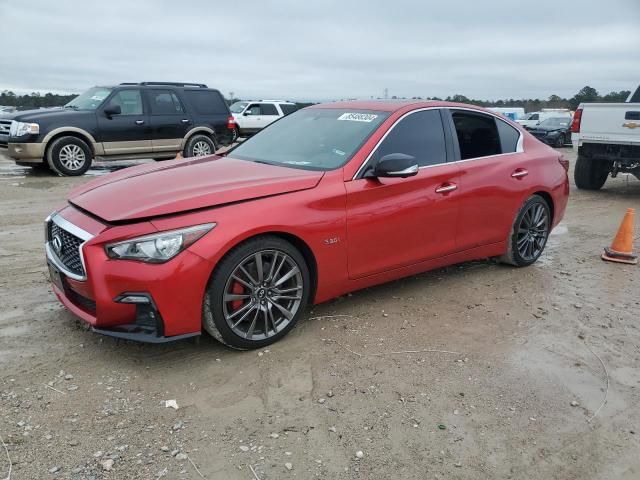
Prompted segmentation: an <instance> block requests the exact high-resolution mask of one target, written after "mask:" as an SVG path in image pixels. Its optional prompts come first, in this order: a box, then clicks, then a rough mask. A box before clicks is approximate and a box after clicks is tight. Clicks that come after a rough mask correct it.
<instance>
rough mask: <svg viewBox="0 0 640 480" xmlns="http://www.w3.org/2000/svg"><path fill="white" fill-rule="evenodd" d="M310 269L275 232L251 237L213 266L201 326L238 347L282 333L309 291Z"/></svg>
mask: <svg viewBox="0 0 640 480" xmlns="http://www.w3.org/2000/svg"><path fill="white" fill-rule="evenodd" d="M310 285H311V282H310V276H309V268H308V267H307V264H306V262H305V260H304V257H303V256H302V254H301V253H300V252H299V251H298V250H297V249H296V248H295V247H294V246H293V245H291V244H290V243H289V242H287V241H285V240H283V239H281V238H279V237H274V236H264V237H258V238H255V239H253V240H249V241H247V242H245V243H243V244H241V245H239V246H238V247H236V248H234V249H233V250H231V252H229V253H228V254H227V255H226V256H225V257H224V258H223V259H222V261H221V262H220V263H219V265H218V267H217V268H216V270H215V272H214V274H213V276H212V277H211V280H210V282H209V286H208V288H207V292H206V295H205V302H204V307H203V326H204V329H205V330H206V331H207V332H209V333H210V334H211V335H212V336H213V337H214V338H215V339H217V340H219V341H220V342H222V343H224V344H225V345H227V346H229V347H233V348H237V349H240V350H247V349H253V348H261V347H264V346H266V345H270V344H272V343H274V342H276V341H278V340H280V339H281V338H282V337H284V336H285V335H286V334H287V333H288V332H289V331H290V330H291V329H292V328H293V327H294V325H295V324H296V322H297V321H298V319H299V318H300V316H301V314H302V311H303V309H304V306H305V305H306V304H307V302H308V300H309V295H310Z"/></svg>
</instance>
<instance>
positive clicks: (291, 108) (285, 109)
mask: <svg viewBox="0 0 640 480" xmlns="http://www.w3.org/2000/svg"><path fill="white" fill-rule="evenodd" d="M279 105H280V110H282V113H283V114H285V115H289V114H290V113H293V112H295V111H296V110H297V109H298V107H297V106H295V105H292V104H290V103H280V104H279Z"/></svg>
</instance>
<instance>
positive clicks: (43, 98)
mask: <svg viewBox="0 0 640 480" xmlns="http://www.w3.org/2000/svg"><path fill="white" fill-rule="evenodd" d="M630 93H631V92H630V91H628V90H621V91H619V92H609V93H607V94H605V95H600V93H599V92H598V91H597V90H596V89H595V88H593V87H589V86H585V87H583V88H581V89H580V91H579V92H578V93H576V94H575V95H574V96H573V97H571V98H562V97H560V96H558V95H551V96H550V97H549V98H547V99H546V100H542V99H539V98H536V99H532V98H530V99H515V98H509V99H504V100H479V99H475V98H468V97H466V96H464V95H461V94H457V95H452V96H448V97H446V98H444V100H446V101H448V102H460V103H470V104H473V105H479V106H482V107H505V106H509V107H523V108H524V109H525V111H527V112H532V111H538V110H540V109H542V108H568V109H570V110H575V109H576V108H577V107H578V105H579V104H580V103H582V102H607V103H612V102H613V103H615V102H624V101H625V100H626V99H627V97H628V96H629V94H630ZM76 96H77V95H59V94H56V93H50V92H49V93H45V94H44V95H42V94H41V93H39V92H32V93H29V94H25V95H16V94H15V93H14V92H11V91H9V90H4V91H3V92H1V93H0V105H2V106H12V107H18V108H20V109H28V108H41V107H58V106H62V105H64V104H66V103H68V102H70V101H71V100H73V99H74V98H75V97H76ZM392 98H393V99H396V98H400V97H396V96H393V97H392ZM402 98H404V97H402ZM412 99H414V100H422V99H423V97H412ZM424 99H425V100H443V99H442V98H438V97H426V98H424ZM233 101H238V99H236V98H234V99H233ZM227 102H228V103H230V102H231V100H227ZM308 105H311V103H298V106H299V107H303V106H308Z"/></svg>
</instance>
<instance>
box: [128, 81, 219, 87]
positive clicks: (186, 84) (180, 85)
mask: <svg viewBox="0 0 640 480" xmlns="http://www.w3.org/2000/svg"><path fill="white" fill-rule="evenodd" d="M120 85H142V86H149V85H169V86H171V87H198V88H209V87H207V86H206V85H205V84H204V83H186V82H139V83H136V82H123V83H121V84H120Z"/></svg>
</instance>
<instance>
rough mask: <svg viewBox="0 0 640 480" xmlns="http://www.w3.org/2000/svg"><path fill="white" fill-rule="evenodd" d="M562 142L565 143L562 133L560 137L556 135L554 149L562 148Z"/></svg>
mask: <svg viewBox="0 0 640 480" xmlns="http://www.w3.org/2000/svg"><path fill="white" fill-rule="evenodd" d="M564 142H565V136H564V133H561V134H560V135H558V138H557V139H556V144H555V147H556V148H560V147H564Z"/></svg>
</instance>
